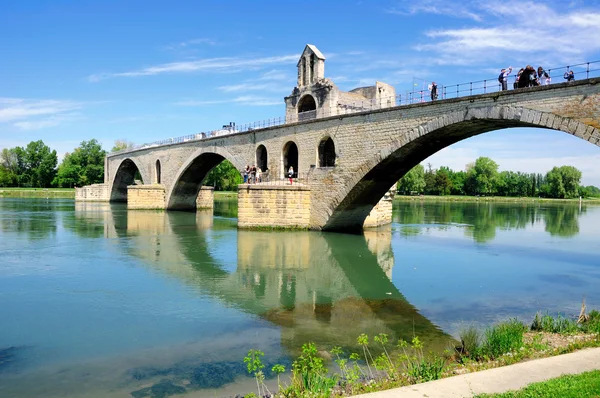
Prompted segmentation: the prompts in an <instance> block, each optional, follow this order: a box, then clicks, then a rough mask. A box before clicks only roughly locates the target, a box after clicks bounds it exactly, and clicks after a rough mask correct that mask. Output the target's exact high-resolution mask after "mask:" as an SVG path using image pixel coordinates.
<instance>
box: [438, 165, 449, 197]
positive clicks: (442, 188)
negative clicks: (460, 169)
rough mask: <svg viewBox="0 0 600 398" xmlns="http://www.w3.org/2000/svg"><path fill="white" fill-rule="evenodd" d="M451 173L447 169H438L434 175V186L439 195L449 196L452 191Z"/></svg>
mask: <svg viewBox="0 0 600 398" xmlns="http://www.w3.org/2000/svg"><path fill="white" fill-rule="evenodd" d="M451 172H452V171H451V170H450V169H449V168H448V167H440V168H439V169H438V171H437V172H436V173H435V186H436V191H437V193H438V194H439V195H449V194H450V192H451V190H452V180H451V179H450V173H451Z"/></svg>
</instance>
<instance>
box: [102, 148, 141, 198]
mask: <svg viewBox="0 0 600 398" xmlns="http://www.w3.org/2000/svg"><path fill="white" fill-rule="evenodd" d="M143 170H144V169H143V168H142V167H139V165H138V164H137V163H136V161H135V160H133V159H131V158H126V159H124V160H123V161H122V162H121V163H120V164H119V167H118V168H117V171H116V173H115V177H114V179H113V182H112V186H111V189H110V201H111V202H127V186H129V185H133V184H134V183H135V177H136V174H138V173H139V175H140V176H141V179H142V183H144V182H145V181H147V178H146V176H144V173H143Z"/></svg>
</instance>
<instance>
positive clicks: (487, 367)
mask: <svg viewBox="0 0 600 398" xmlns="http://www.w3.org/2000/svg"><path fill="white" fill-rule="evenodd" d="M357 342H358V345H359V346H362V350H360V349H359V350H358V352H356V353H351V354H350V356H349V357H348V356H347V355H348V354H349V353H348V352H344V350H343V349H342V348H341V347H333V348H332V349H331V350H330V352H328V353H326V352H324V351H320V350H319V348H318V347H317V346H316V345H315V344H314V343H306V344H304V345H303V346H302V355H301V356H300V357H298V358H297V359H296V360H294V361H293V364H292V375H291V379H290V382H289V384H286V383H284V384H281V383H279V382H278V384H279V386H278V389H279V391H277V392H276V393H275V394H271V393H268V394H266V392H268V390H267V389H266V387H265V388H261V384H262V385H263V386H264V384H263V381H264V378H265V373H263V372H262V370H261V369H262V368H263V367H264V365H263V364H262V362H261V360H260V357H261V356H262V355H264V354H263V353H262V352H260V351H256V350H250V352H249V353H248V356H247V357H246V358H245V359H244V362H245V363H252V364H253V367H252V368H251V366H250V365H248V371H249V372H250V373H253V374H254V376H255V377H256V380H257V387H258V389H257V392H258V396H263V395H267V396H274V397H280V396H281V397H305V396H322V397H330V396H354V395H359V394H368V396H370V397H377V398H385V397H387V396H399V395H402V396H405V395H406V396H414V397H417V396H431V397H438V398H446V397H448V398H449V397H455V396H461V397H462V396H465V397H472V396H473V395H475V394H480V393H496V392H505V391H508V390H514V389H518V388H522V387H524V386H526V385H528V384H530V383H532V382H536V381H544V380H547V379H550V378H552V377H558V376H560V375H561V374H563V373H581V372H585V371H589V370H594V369H598V368H600V355H599V354H600V312H598V311H596V310H594V311H591V312H590V313H589V315H586V314H585V306H584V305H583V306H582V310H581V313H580V315H579V317H578V319H577V320H571V319H568V318H564V317H563V316H561V315H560V314H559V315H558V316H557V317H552V316H550V315H548V314H545V315H542V314H540V313H538V314H537V315H536V316H535V318H534V319H533V321H532V323H531V325H530V326H527V325H525V324H524V323H522V322H521V321H518V320H517V319H511V320H508V321H505V322H501V323H499V324H497V325H494V326H492V327H490V328H488V329H486V330H485V331H483V332H481V331H479V330H477V329H475V328H474V327H468V328H466V329H463V330H462V331H461V332H460V336H459V340H458V341H456V340H451V341H449V342H448V348H447V349H446V350H445V351H444V352H443V353H433V352H429V353H426V352H427V351H426V349H427V347H425V345H424V343H423V342H422V341H421V340H420V339H419V338H418V337H416V336H415V337H414V338H413V339H412V341H411V342H410V343H409V342H406V341H403V340H399V341H398V342H397V343H396V344H393V343H392V342H390V341H389V340H388V335H386V334H379V335H376V336H373V340H371V339H370V338H369V336H368V335H366V334H361V335H360V336H358V338H357ZM388 343H389V346H388ZM386 346H388V348H389V349H388V348H386ZM360 351H362V353H360ZM573 352H575V354H574V355H567V356H565V355H563V354H570V353H573ZM590 352H591V353H592V354H589V353H590ZM590 355H591V356H590ZM557 356H560V358H556V357H557ZM582 356H586V357H588V356H590V359H589V360H588V361H582V360H581V359H580V358H581V357H582ZM551 357H554V358H551ZM325 358H331V359H333V361H334V362H335V363H336V364H337V365H338V368H339V371H338V372H335V373H333V374H331V373H329V372H328V370H327V369H326V368H325V366H324V361H325ZM572 358H575V359H572ZM569 361H570V362H569ZM360 362H362V364H360ZM581 362H586V366H580V364H581ZM537 363H541V364H543V366H542V368H543V370H539V371H536V370H535V368H536V367H538V366H537V365H536V364H537ZM567 363H570V364H571V365H569V366H566V365H565V366H563V364H567ZM578 364H579V365H578ZM507 365H513V366H507ZM277 367H280V369H281V370H280V372H284V371H285V369H284V368H283V366H281V365H275V366H274V367H273V369H272V372H275V373H279V371H277V370H276V368H277ZM532 367H533V368H532ZM532 374H537V378H532V377H531V375H532ZM489 375H491V376H489ZM503 375H504V376H503ZM486 380H487V381H486ZM490 380H495V382H494V383H491V382H490ZM498 380H500V381H501V382H498ZM503 380H511V382H510V383H505V382H502V381H503ZM432 385H433V386H434V387H433V388H432V387H431V386H432ZM492 385H493V388H491V387H490V386H492ZM386 390H388V391H386ZM373 393H374V394H373ZM411 394H412V395H411Z"/></svg>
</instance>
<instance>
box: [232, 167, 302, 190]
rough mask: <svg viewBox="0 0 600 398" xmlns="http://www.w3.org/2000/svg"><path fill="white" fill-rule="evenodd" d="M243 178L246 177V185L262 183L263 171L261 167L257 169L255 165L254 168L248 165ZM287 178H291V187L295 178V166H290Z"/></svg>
mask: <svg viewBox="0 0 600 398" xmlns="http://www.w3.org/2000/svg"><path fill="white" fill-rule="evenodd" d="M242 176H243V177H244V184H256V183H259V182H262V170H261V169H260V167H256V166H255V165H252V167H250V166H249V165H246V167H245V168H244V171H243V172H242ZM287 177H288V178H289V180H290V185H291V184H292V180H293V178H294V167H293V166H290V168H289V169H288V171H287Z"/></svg>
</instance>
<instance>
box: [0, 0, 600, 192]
mask: <svg viewBox="0 0 600 398" xmlns="http://www.w3.org/2000/svg"><path fill="white" fill-rule="evenodd" d="M1 10H2V11H1V12H0V53H1V54H2V57H1V58H0V148H7V147H14V146H16V145H21V146H23V145H26V144H27V143H28V142H30V141H32V140H38V139H42V140H44V142H45V143H46V144H48V145H49V146H50V147H52V148H53V149H56V150H57V152H58V153H59V154H60V155H63V154H64V153H65V152H69V151H72V150H73V148H75V147H77V146H78V145H79V143H80V142H81V141H82V140H89V139H92V138H96V139H98V140H99V141H100V142H101V143H102V144H103V145H104V147H105V148H106V149H110V148H111V147H112V145H113V143H114V141H115V140H117V139H124V140H128V141H131V142H133V143H136V144H141V143H144V142H151V141H155V140H160V139H164V138H169V137H177V136H182V135H187V134H193V133H196V132H200V131H206V130H212V129H215V128H218V127H220V126H221V125H223V124H225V123H228V122H229V121H235V122H237V123H238V124H244V123H248V122H254V121H258V120H263V119H268V118H272V117H279V116H284V114H285V106H284V102H283V97H284V96H286V95H289V94H290V93H291V91H292V89H293V88H294V86H295V84H296V76H297V75H296V73H297V72H296V63H297V60H298V57H299V55H300V53H301V52H302V50H303V49H304V46H305V44H307V43H310V44H314V45H315V46H317V47H318V48H319V50H321V52H322V53H323V54H324V55H325V56H326V57H327V60H326V63H325V75H326V77H329V78H331V79H332V80H333V81H334V82H335V83H336V84H337V85H338V86H339V87H340V88H341V89H342V90H350V89H352V88H355V87H359V86H365V85H372V84H374V82H375V81H376V80H379V81H383V82H386V83H389V84H392V85H394V86H395V88H396V90H397V92H399V93H401V92H405V91H407V90H410V89H411V87H413V84H414V82H415V81H417V82H420V81H432V80H435V81H436V82H438V84H439V85H442V84H445V85H452V84H456V83H463V82H468V81H474V80H480V79H495V78H496V77H497V75H498V73H499V69H500V68H502V67H506V66H509V65H512V66H514V67H517V68H518V67H521V66H524V65H526V64H532V65H536V66H537V65H542V66H544V67H546V68H554V67H559V66H564V65H573V64H576V63H580V62H587V61H598V60H600V1H571V2H569V1H562V2H553V1H544V2H528V1H503V2H487V1H469V0H465V1H460V2H453V1H437V0H426V1H414V2H407V1H392V0H380V1H374V0H373V1H354V2H352V1H341V0H340V1H324V0H321V1H303V2H287V1H281V0H279V1H253V2H249V1H241V0H240V1H170V2H167V1H151V0H144V1H133V0H127V1H125V0H121V1H109V0H104V1H88V0H78V1H66V0H64V1H61V0H53V1H51V0H46V1H41V0H39V1H38V0H27V1H13V0H4V1H3V2H2V8H1ZM561 80H562V79H561ZM478 156H489V157H491V158H493V159H494V160H496V161H497V162H498V163H499V165H500V169H502V170H515V171H517V170H518V171H527V172H541V173H543V172H546V171H548V170H549V169H550V168H551V167H552V166H554V165H562V164H570V165H574V166H576V167H578V168H579V169H580V170H582V171H583V175H584V178H583V183H584V184H586V185H587V184H594V185H597V186H600V169H599V168H598V167H597V165H598V164H600V148H598V147H596V146H594V145H591V144H589V143H587V142H585V141H583V140H580V139H578V138H575V137H573V136H569V135H567V134H564V133H561V132H556V131H550V130H541V129H513V130H503V131H496V132H492V133H488V134H484V135H481V136H478V137H474V138H471V139H469V140H465V141H462V142H460V143H457V144H455V145H453V146H452V147H449V148H446V149H445V150H442V151H440V152H439V153H437V154H435V155H434V156H432V157H431V158H429V159H428V160H426V161H425V162H424V163H427V162H430V163H431V164H432V165H433V166H434V167H439V166H442V165H447V166H450V167H451V168H453V169H457V170H458V169H464V167H465V165H466V164H467V163H469V162H472V161H474V160H475V159H476V158H477V157H478Z"/></svg>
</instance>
